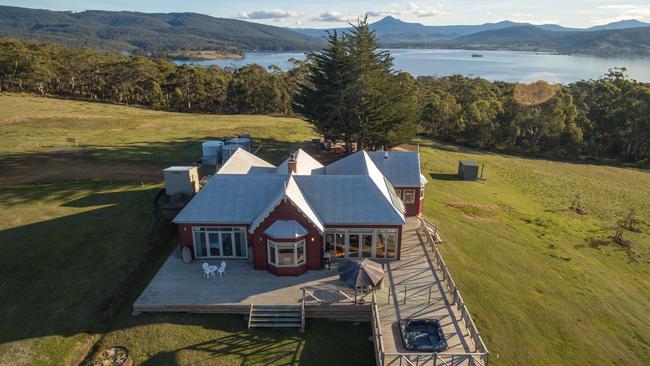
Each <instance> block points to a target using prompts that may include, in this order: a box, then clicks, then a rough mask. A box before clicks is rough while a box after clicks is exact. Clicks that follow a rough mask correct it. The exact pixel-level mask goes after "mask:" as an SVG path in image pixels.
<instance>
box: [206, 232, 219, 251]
mask: <svg viewBox="0 0 650 366" xmlns="http://www.w3.org/2000/svg"><path fill="white" fill-rule="evenodd" d="M208 243H209V244H210V256H212V257H217V256H220V255H221V243H220V242H219V233H218V232H208Z"/></svg>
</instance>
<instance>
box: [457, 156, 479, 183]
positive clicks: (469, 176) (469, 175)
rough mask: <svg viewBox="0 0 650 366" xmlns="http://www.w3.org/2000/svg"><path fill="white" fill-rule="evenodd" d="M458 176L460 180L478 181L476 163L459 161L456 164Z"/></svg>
mask: <svg viewBox="0 0 650 366" xmlns="http://www.w3.org/2000/svg"><path fill="white" fill-rule="evenodd" d="M458 176H459V177H460V179H462V180H477V179H478V163H477V162H475V161H472V160H461V161H459V162H458Z"/></svg>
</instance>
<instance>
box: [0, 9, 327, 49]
mask: <svg viewBox="0 0 650 366" xmlns="http://www.w3.org/2000/svg"><path fill="white" fill-rule="evenodd" d="M0 36H5V37H11V38H16V39H23V40H32V41H40V42H56V43H61V44H65V45H69V46H74V47H90V48H97V49H101V50H107V51H130V52H161V51H177V50H217V51H237V50H261V51H290V50H308V49H315V48H318V47H320V45H321V40H319V39H315V38H312V37H309V36H305V35H303V34H300V33H297V32H293V31H291V30H287V29H284V28H279V27H273V26H268V25H263V24H258V23H251V22H245V21H241V20H236V19H226V18H214V17H211V16H207V15H202V14H196V13H169V14H149V13H138V12H127V11H120V12H111V11H84V12H80V13H73V12H63V11H50V10H39V9H27V8H18V7H10V6H0Z"/></svg>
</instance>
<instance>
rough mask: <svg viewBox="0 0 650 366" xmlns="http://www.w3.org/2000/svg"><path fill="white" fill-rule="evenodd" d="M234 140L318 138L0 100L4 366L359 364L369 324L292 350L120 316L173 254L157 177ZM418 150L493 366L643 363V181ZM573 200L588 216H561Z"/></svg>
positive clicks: (183, 319) (217, 319)
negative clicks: (101, 355)
mask: <svg viewBox="0 0 650 366" xmlns="http://www.w3.org/2000/svg"><path fill="white" fill-rule="evenodd" d="M237 133H251V134H252V135H253V136H254V137H255V138H256V140H257V141H260V142H261V143H262V148H261V150H260V154H261V155H262V156H264V157H265V158H267V159H269V160H270V161H272V162H275V163H277V162H279V161H280V160H281V159H282V158H284V157H285V156H286V154H287V152H289V151H290V150H291V149H292V148H294V147H296V146H298V145H300V143H301V142H302V141H305V140H308V139H309V138H310V137H312V136H313V135H314V132H313V130H312V128H311V126H309V125H308V124H306V123H304V122H302V121H300V120H297V119H291V118H276V117H265V116H209V115H189V114H175V113H163V112H154V111H149V110H144V109H139V108H129V107H118V106H110V105H102V104H91V103H83V102H71V101H61V100H53V99H46V98H37V97H29V96H18V95H0V149H1V150H0V171H2V172H3V173H1V174H0V187H2V188H0V219H2V220H0V248H2V251H3V254H2V255H1V256H0V278H2V282H0V304H1V305H0V309H1V311H0V324H2V326H1V327H0V365H4V364H7V365H14V364H24V365H28V364H29V365H31V364H37V365H48V364H74V363H78V362H79V360H80V359H81V358H83V357H84V355H86V353H87V352H88V350H89V349H90V348H91V347H92V346H93V345H94V344H96V343H97V347H102V346H108V345H113V344H124V345H126V346H128V347H129V348H130V349H131V350H132V352H133V353H134V356H135V358H136V362H137V363H138V364H143V365H164V364H219V365H229V364H233V365H235V364H247V365H248V364H297V363H302V364H341V363H340V362H337V360H338V359H340V358H342V357H348V358H349V360H350V364H369V363H372V361H373V360H372V350H371V344H370V343H369V342H368V341H367V337H368V335H370V329H369V327H368V326H367V325H360V326H353V325H351V324H346V323H332V322H309V329H308V331H307V332H306V333H305V334H304V335H300V334H297V333H295V332H277V331H269V332H254V333H248V332H246V331H245V329H244V323H243V320H242V319H241V318H240V317H224V316H213V315H212V316H208V315H189V314H162V315H154V314H147V315H141V316H138V317H132V316H130V306H131V304H132V302H133V300H134V299H135V297H136V296H137V295H138V294H139V292H140V291H141V289H142V288H143V287H144V286H145V285H146V283H147V281H148V279H149V278H150V277H151V276H152V275H153V273H155V271H156V270H157V268H158V267H159V265H160V263H161V261H162V260H163V259H164V258H165V257H166V256H167V254H168V253H169V251H170V250H171V248H172V247H173V245H174V244H173V243H174V239H173V238H172V239H171V240H168V241H165V242H164V243H157V242H156V241H155V240H154V239H155V238H156V237H157V236H158V235H157V234H156V233H157V232H158V231H157V230H156V226H155V225H154V222H153V219H152V217H151V214H150V211H149V205H150V201H151V197H152V196H153V194H155V191H156V189H157V187H158V182H159V179H160V168H161V167H162V166H164V165H166V164H171V163H188V162H192V161H194V160H195V159H197V158H198V157H199V155H200V142H201V141H203V140H205V139H207V138H215V137H222V136H227V135H234V134H237ZM66 137H76V138H77V139H78V140H79V142H80V148H78V149H73V148H67V147H66V143H65V138H66ZM419 143H420V144H421V153H422V167H423V173H424V174H425V175H426V176H427V179H428V180H429V185H428V186H427V191H426V198H425V200H426V201H425V211H426V215H427V216H428V217H429V218H430V219H431V220H432V221H434V222H436V223H438V224H439V225H440V230H441V233H442V237H443V240H444V241H445V243H444V244H443V245H442V247H441V251H442V253H443V255H444V257H445V260H446V261H447V264H448V265H449V267H450V270H451V272H452V275H453V276H454V277H455V280H456V282H457V283H458V285H459V287H460V289H461V292H462V294H463V297H464V299H465V301H466V302H467V303H468V306H469V310H470V312H471V313H472V316H473V317H474V318H475V320H476V322H477V325H478V327H479V330H480V332H481V334H482V335H483V337H484V339H485V341H486V343H487V346H488V348H489V349H490V351H491V358H490V362H491V364H496V365H524V364H533V365H537V364H540V365H541V364H545V365H548V364H566V365H587V364H599V365H600V364H612V365H614V364H615V365H643V364H649V363H650V310H649V309H650V308H649V307H648V306H649V305H648V304H650V173H648V172H646V171H642V170H635V169H631V168H619V167H612V166H604V165H603V166H599V165H590V164H581V163H568V162H554V161H548V160H538V159H529V158H521V157H511V156H504V155H497V154H491V153H485V152H480V151H473V150H467V149H461V148H457V147H454V146H449V145H443V144H438V143H435V142H431V141H428V140H420V141H419ZM303 146H307V145H306V144H303ZM10 147H11V150H12V154H11V155H9V148H10ZM459 159H474V160H477V161H479V162H481V163H485V176H486V178H487V179H486V180H483V181H480V182H463V181H459V180H457V179H456V178H455V175H454V173H455V171H456V169H457V161H458V160H459ZM143 182H144V183H143ZM578 193H579V194H580V197H581V204H582V207H583V209H584V211H585V214H577V213H575V212H573V211H571V210H569V206H570V205H571V203H572V201H573V200H574V198H575V195H576V194H578ZM630 208H635V209H636V217H637V219H638V221H639V222H638V223H636V224H635V225H636V226H637V228H638V229H639V231H640V232H630V231H628V232H626V233H625V239H627V240H629V241H630V243H631V247H630V249H626V248H621V247H620V246H618V245H616V244H613V243H612V242H611V240H609V239H608V237H609V236H611V235H613V234H614V230H615V227H616V224H617V222H618V221H619V220H620V219H622V218H623V217H624V216H626V215H627V214H628V212H629V210H630ZM144 253H148V256H147V257H148V260H146V261H143V259H142V256H143V255H144Z"/></svg>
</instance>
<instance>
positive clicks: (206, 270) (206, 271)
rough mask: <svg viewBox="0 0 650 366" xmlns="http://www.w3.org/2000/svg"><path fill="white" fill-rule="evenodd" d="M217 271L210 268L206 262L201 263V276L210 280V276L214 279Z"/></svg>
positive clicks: (212, 267) (213, 267)
mask: <svg viewBox="0 0 650 366" xmlns="http://www.w3.org/2000/svg"><path fill="white" fill-rule="evenodd" d="M216 271H217V267H216V266H211V265H209V264H208V263H207V262H204V263H203V274H204V275H205V278H210V276H212V277H215V278H216V276H215V274H214V273H215V272H216Z"/></svg>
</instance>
